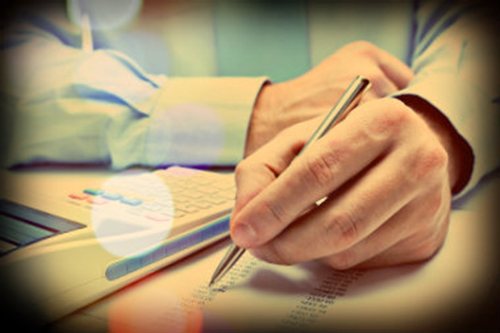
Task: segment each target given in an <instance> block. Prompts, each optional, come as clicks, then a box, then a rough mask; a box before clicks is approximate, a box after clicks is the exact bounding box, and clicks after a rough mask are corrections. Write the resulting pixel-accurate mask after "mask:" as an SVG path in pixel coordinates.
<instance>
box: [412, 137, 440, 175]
mask: <svg viewBox="0 0 500 333" xmlns="http://www.w3.org/2000/svg"><path fill="white" fill-rule="evenodd" d="M416 158H417V162H416V165H415V170H414V174H415V178H416V180H417V181H421V180H424V179H429V178H432V177H433V176H439V177H441V176H442V174H443V173H444V172H445V170H446V167H447V165H448V154H447V152H446V150H445V149H444V148H443V147H442V146H441V145H439V144H436V145H432V146H430V147H425V148H422V149H421V150H420V152H419V153H418V154H417V156H416Z"/></svg>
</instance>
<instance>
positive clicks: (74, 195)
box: [68, 193, 89, 200]
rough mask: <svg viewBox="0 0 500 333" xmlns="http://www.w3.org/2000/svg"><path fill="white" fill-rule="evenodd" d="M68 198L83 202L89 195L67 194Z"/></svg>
mask: <svg viewBox="0 0 500 333" xmlns="http://www.w3.org/2000/svg"><path fill="white" fill-rule="evenodd" d="M68 197H70V198H71V199H76V200H85V199H87V198H88V197H89V195H88V194H85V193H70V194H68Z"/></svg>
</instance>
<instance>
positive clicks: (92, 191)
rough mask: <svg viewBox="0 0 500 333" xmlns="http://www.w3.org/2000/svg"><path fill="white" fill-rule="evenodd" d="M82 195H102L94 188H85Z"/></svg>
mask: <svg viewBox="0 0 500 333" xmlns="http://www.w3.org/2000/svg"><path fill="white" fill-rule="evenodd" d="M83 193H86V194H90V195H99V194H101V193H102V191H101V190H99V189H95V188H86V189H84V190H83Z"/></svg>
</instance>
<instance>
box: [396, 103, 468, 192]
mask: <svg viewBox="0 0 500 333" xmlns="http://www.w3.org/2000/svg"><path fill="white" fill-rule="evenodd" d="M396 98H398V99H399V100H401V101H402V102H403V103H404V104H406V105H407V106H408V107H410V108H411V109H412V110H413V111H415V112H416V113H417V114H419V115H420V116H421V117H422V119H423V120H424V121H425V123H426V124H427V125H428V126H429V128H430V129H431V130H432V131H433V133H434V134H435V135H436V137H437V138H438V140H439V141H440V143H441V144H442V145H443V147H444V149H445V150H446V152H447V153H448V176H449V183H450V188H451V191H452V193H453V194H457V193H458V192H460V191H461V190H462V189H463V188H464V187H465V185H466V184H467V182H468V181H469V179H470V176H471V173H472V167H473V160H474V157H473V153H472V149H471V148H470V146H469V145H468V143H467V142H466V141H465V139H463V138H462V136H461V135H460V134H459V133H458V131H457V130H456V129H455V127H454V126H453V125H452V124H451V122H450V121H449V120H448V119H447V118H446V116H445V115H443V114H442V113H441V111H439V110H438V109H437V108H436V107H434V106H433V105H432V104H430V103H429V102H427V101H426V100H425V99H423V98H420V97H418V96H415V95H401V96H397V97H396Z"/></svg>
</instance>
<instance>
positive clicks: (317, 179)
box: [305, 149, 342, 187]
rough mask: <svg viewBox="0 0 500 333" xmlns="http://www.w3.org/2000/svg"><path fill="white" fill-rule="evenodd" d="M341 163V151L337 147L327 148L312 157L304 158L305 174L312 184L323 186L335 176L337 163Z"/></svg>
mask: <svg viewBox="0 0 500 333" xmlns="http://www.w3.org/2000/svg"><path fill="white" fill-rule="evenodd" d="M341 163H342V153H340V151H339V150H338V149H329V150H328V151H327V152H323V153H321V154H318V155H316V156H314V157H310V158H307V159H305V171H306V176H307V178H309V179H310V180H311V181H312V184H313V186H315V187H323V186H325V184H330V183H331V182H332V180H333V179H334V178H335V174H336V170H337V168H338V165H339V164H341Z"/></svg>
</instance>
